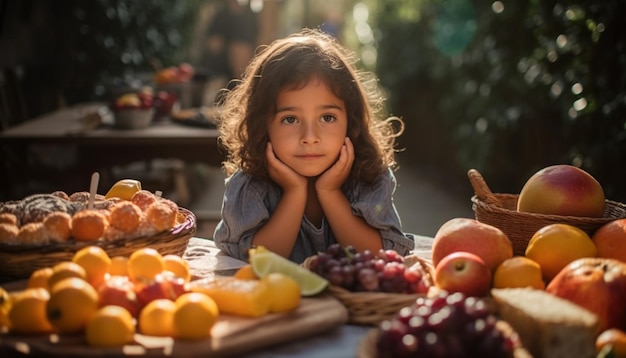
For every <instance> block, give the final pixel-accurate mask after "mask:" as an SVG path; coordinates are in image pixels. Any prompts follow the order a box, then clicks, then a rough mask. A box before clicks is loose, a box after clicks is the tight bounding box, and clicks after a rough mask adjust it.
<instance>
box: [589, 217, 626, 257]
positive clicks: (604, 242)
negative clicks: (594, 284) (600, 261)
mask: <svg viewBox="0 0 626 358" xmlns="http://www.w3.org/2000/svg"><path fill="white" fill-rule="evenodd" d="M591 240H593V242H594V244H595V245H596V247H597V248H598V257H604V258H609V259H616V260H620V261H622V262H626V218H624V219H617V220H613V221H611V222H609V223H607V224H604V225H603V226H601V227H600V228H599V229H598V230H596V232H595V233H594V234H593V236H591Z"/></svg>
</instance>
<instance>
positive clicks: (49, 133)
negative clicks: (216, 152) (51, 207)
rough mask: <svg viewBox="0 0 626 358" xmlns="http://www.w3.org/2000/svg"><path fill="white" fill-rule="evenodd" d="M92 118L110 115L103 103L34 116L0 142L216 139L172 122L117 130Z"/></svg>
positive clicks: (5, 133) (205, 131) (0, 135)
mask: <svg viewBox="0 0 626 358" xmlns="http://www.w3.org/2000/svg"><path fill="white" fill-rule="evenodd" d="M95 116H100V117H101V118H107V116H109V117H110V116H111V113H110V112H109V111H108V109H107V107H106V104H104V103H100V102H93V103H82V104H77V105H74V106H70V107H66V108H62V109H59V110H57V111H54V112H51V113H48V114H44V115H42V116H39V117H36V118H34V119H31V120H29V121H26V122H24V123H21V124H19V125H17V126H14V127H11V128H8V129H6V130H5V131H3V132H0V138H1V139H2V140H3V141H22V142H26V141H29V142H32V141H48V142H54V141H62V142H72V143H98V142H114V143H120V144H124V143H134V144H142V143H145V142H150V143H160V144H167V143H170V142H171V143H175V142H180V141H181V140H185V141H187V142H191V143H193V142H198V143H200V142H206V141H207V138H209V139H213V140H214V139H215V138H217V136H218V134H219V132H218V130H217V129H215V128H200V127H193V126H187V125H182V124H178V123H174V122H173V121H171V120H169V119H163V120H159V121H155V122H154V123H153V124H152V125H151V126H150V127H147V128H144V129H116V128H114V127H113V126H112V125H111V123H106V120H104V125H103V124H102V123H100V124H99V125H98V123H95V122H94V120H96V119H95Z"/></svg>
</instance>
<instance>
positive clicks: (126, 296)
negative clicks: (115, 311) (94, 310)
mask: <svg viewBox="0 0 626 358" xmlns="http://www.w3.org/2000/svg"><path fill="white" fill-rule="evenodd" d="M98 297H99V301H98V305H99V306H100V307H104V306H107V305H115V306H121V307H124V308H126V309H127V310H128V312H130V314H131V315H132V316H133V317H137V315H138V314H139V310H140V307H141V305H140V303H139V301H138V299H137V294H136V293H135V285H134V284H133V282H132V281H130V280H129V279H128V277H126V276H111V277H110V278H109V279H107V280H106V281H105V282H104V283H102V284H101V285H100V286H98Z"/></svg>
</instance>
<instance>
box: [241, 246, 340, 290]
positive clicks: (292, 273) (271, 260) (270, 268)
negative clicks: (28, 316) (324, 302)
mask: <svg viewBox="0 0 626 358" xmlns="http://www.w3.org/2000/svg"><path fill="white" fill-rule="evenodd" d="M250 265H251V266H252V270H253V271H254V273H255V274H256V275H257V276H258V277H260V278H263V277H265V276H267V275H269V274H271V273H274V272H279V273H282V274H284V275H287V276H289V277H291V278H293V279H294V280H295V281H296V282H298V285H299V286H300V294H301V295H302V296H313V295H316V294H318V293H320V292H322V291H324V289H326V287H328V281H327V280H326V279H324V278H323V277H321V276H319V275H318V274H316V273H314V272H312V271H310V270H308V269H306V268H304V267H302V266H300V265H298V264H296V263H295V262H293V261H290V260H288V259H286V258H284V257H282V256H280V255H278V254H276V253H273V252H271V251H268V250H266V249H262V248H261V249H253V250H250Z"/></svg>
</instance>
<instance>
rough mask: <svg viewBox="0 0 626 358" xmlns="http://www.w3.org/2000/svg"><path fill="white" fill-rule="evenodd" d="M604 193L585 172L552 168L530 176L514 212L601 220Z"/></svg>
mask: <svg viewBox="0 0 626 358" xmlns="http://www.w3.org/2000/svg"><path fill="white" fill-rule="evenodd" d="M605 205H606V203H605V197H604V190H603V189H602V186H601V185H600V183H598V181H597V180H596V179H595V178H594V177H593V176H591V174H589V173H587V172H586V171H584V170H582V169H580V168H577V167H575V166H572V165H565V164H561V165H552V166H549V167H545V168H543V169H541V170H539V171H538V172H536V173H535V174H533V175H532V176H531V177H530V178H529V179H528V180H527V181H526V183H525V184H524V187H523V188H522V191H521V192H520V195H519V198H518V200H517V211H520V212H528V213H536V214H546V215H563V216H579V217H602V216H603V215H604V209H605Z"/></svg>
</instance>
